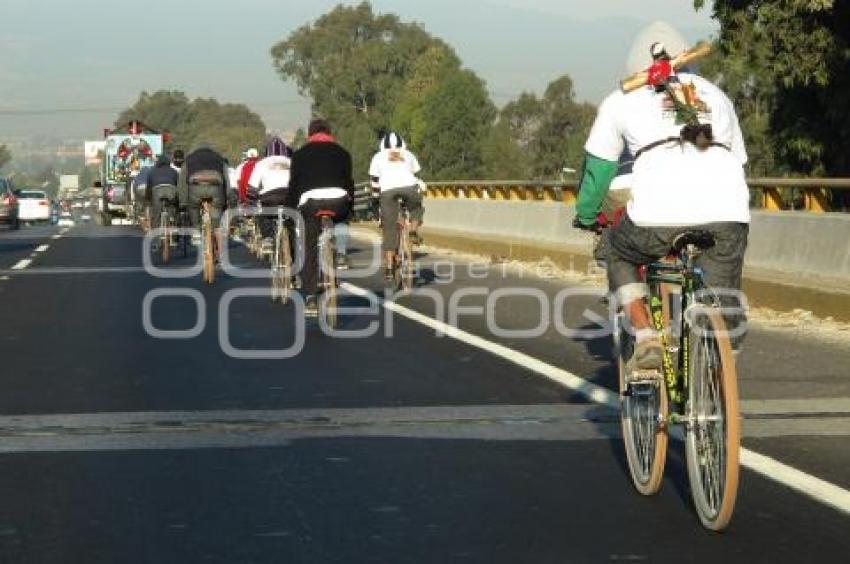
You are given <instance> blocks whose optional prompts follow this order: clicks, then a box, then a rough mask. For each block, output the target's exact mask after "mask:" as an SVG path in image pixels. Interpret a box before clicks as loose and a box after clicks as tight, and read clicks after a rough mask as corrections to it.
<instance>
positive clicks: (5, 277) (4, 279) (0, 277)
mask: <svg viewBox="0 0 850 564" xmlns="http://www.w3.org/2000/svg"><path fill="white" fill-rule="evenodd" d="M0 280H3V281H6V280H11V278H9V277H8V276H0Z"/></svg>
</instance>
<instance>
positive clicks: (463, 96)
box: [419, 71, 496, 180]
mask: <svg viewBox="0 0 850 564" xmlns="http://www.w3.org/2000/svg"><path fill="white" fill-rule="evenodd" d="M422 109H423V112H424V114H425V115H426V116H427V123H426V124H425V126H424V129H423V131H422V143H421V145H420V147H419V152H420V156H421V157H422V158H421V161H422V166H423V168H425V169H426V171H427V172H428V173H429V174H428V178H434V179H436V180H463V179H471V178H474V177H480V176H481V175H482V174H483V173H484V162H483V155H482V149H483V145H484V141H485V139H487V136H488V134H489V130H490V128H491V126H492V124H493V120H494V118H495V117H496V108H495V106H493V102H491V101H490V98H489V96H488V94H487V90H486V89H485V87H484V82H483V81H482V80H481V79H480V78H478V77H477V76H475V74H474V73H473V72H471V71H458V72H456V73H454V74H452V75H451V76H449V77H446V78H445V79H444V80H443V81H442V82H440V83H439V85H438V86H436V87H435V88H434V89H433V90H431V91H430V92H429V93H428V94H427V95H426V96H425V99H424V100H423V102H422Z"/></svg>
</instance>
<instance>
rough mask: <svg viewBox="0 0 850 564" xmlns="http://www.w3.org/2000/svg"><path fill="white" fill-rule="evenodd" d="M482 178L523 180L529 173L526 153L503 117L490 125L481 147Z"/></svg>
mask: <svg viewBox="0 0 850 564" xmlns="http://www.w3.org/2000/svg"><path fill="white" fill-rule="evenodd" d="M481 156H482V158H483V160H484V178H487V179H492V180H496V179H498V180H525V179H527V178H528V177H529V176H530V175H531V170H530V164H529V158H528V154H527V153H526V152H525V151H523V149H522V147H520V145H519V144H518V143H517V142H516V141H515V137H514V135H513V133H512V131H511V128H510V125H509V124H508V122H507V121H506V120H504V119H502V120H500V121H499V123H497V124H496V125H495V126H494V127H492V128H491V129H490V131H489V133H488V135H487V138H486V139H485V140H484V143H483V145H482V149H481Z"/></svg>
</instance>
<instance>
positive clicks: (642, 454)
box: [614, 313, 669, 495]
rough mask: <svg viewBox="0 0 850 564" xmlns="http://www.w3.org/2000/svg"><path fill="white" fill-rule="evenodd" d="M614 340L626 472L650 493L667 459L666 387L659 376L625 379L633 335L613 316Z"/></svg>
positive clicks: (657, 486)
mask: <svg viewBox="0 0 850 564" xmlns="http://www.w3.org/2000/svg"><path fill="white" fill-rule="evenodd" d="M614 341H615V348H616V351H615V352H616V355H617V364H618V371H619V376H620V408H621V409H620V423H621V426H622V431H623V443H624V446H625V450H626V460H627V462H628V465H629V474H631V477H632V483H633V484H634V486H635V489H636V490H637V491H638V492H640V493H641V494H643V495H654V494H655V493H657V492H658V490H659V489H660V488H661V481H662V479H663V477H664V465H665V463H666V461H667V441H668V438H667V428H666V426H665V422H666V421H667V415H668V409H669V407H668V401H667V388H666V386H665V385H664V382H663V381H662V379H661V378H658V379H656V380H655V381H654V382H646V383H635V382H628V379H627V376H628V375H627V374H626V362H627V361H628V359H629V358H630V357H631V355H632V351H633V350H634V337H633V336H632V335H631V334H630V333H629V331H628V330H627V329H626V328H625V327H624V316H623V314H622V313H620V314H619V315H618V316H617V318H616V324H615V332H614Z"/></svg>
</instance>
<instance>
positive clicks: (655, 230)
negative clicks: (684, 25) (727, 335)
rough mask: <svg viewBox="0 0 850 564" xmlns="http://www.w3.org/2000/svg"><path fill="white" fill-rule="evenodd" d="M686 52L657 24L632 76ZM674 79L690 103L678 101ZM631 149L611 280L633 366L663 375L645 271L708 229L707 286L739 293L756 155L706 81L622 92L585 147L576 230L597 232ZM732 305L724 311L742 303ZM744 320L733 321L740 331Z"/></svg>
mask: <svg viewBox="0 0 850 564" xmlns="http://www.w3.org/2000/svg"><path fill="white" fill-rule="evenodd" d="M685 48H686V43H685V41H684V39H683V38H682V36H681V35H680V34H679V33H678V32H676V31H675V30H674V29H673V28H672V27H670V26H669V25H667V24H664V23H662V22H657V23H655V24H652V25H651V26H650V27H649V28H648V29H647V30H645V31H644V32H643V33H642V34H641V35H640V36H639V37H638V39H637V40H636V41H635V45H634V46H633V48H632V56H631V57H630V67H629V69H628V71H629V73H630V74H631V73H634V72H637V71H639V70H643V69H646V68H649V67H650V66H651V65H656V64H657V66H653V69H658V68H661V67H662V66H663V64H664V62H665V61H667V62H669V60H670V59H671V58H672V57H675V56H676V55H678V54H679V53H681V52H682V51H683V50H684V49H685ZM667 68H669V65H667ZM661 74H662V75H664V74H666V72H665V73H661ZM665 82H666V83H667V84H668V85H669V89H670V90H671V91H672V95H673V96H676V98H677V100H679V102H684V105H683V104H681V103H680V104H678V105H677V104H675V103H674V100H673V99H672V98H671V94H670V92H669V91H668V90H667V89H665V88H664V83H665ZM682 107H685V108H686V109H690V110H692V111H693V112H694V113H695V115H696V117H697V118H698V124H695V123H693V119H691V121H690V122H688V120H687V119H683V115H684V114H683V113H682V111H681V110H682ZM624 149H628V151H629V152H630V153H631V154H632V155H634V159H635V161H634V165H633V171H632V175H631V182H630V184H631V200H630V201H629V202H628V204H627V207H626V216H625V218H624V219H623V221H622V222H621V223H620V224H619V225H618V226H617V227H616V228H614V229H613V230H612V232H611V234H610V235H611V240H610V243H611V252H610V254H609V256H608V279H609V283H610V288H611V291H612V292H614V293H615V295H616V297H617V299H618V302H619V303H620V304H621V306H622V307H623V310H624V311H625V312H626V314H627V315H628V317H629V320H630V321H631V324H632V327H634V329H635V330H636V337H637V344H636V346H635V352H634V355H633V357H632V360H631V361H630V362H631V367H632V368H640V369H654V368H658V367H659V366H660V363H661V359H662V356H663V350H662V344H661V340H660V338H659V336H658V335H657V334H656V333H655V331H654V330H653V329H652V326H651V324H650V321H649V314H648V310H647V308H646V304H645V298H646V296H647V295H648V291H647V288H646V285H645V284H644V283H643V282H642V281H641V279H640V278H639V276H638V272H637V267H638V266H639V265H641V264H646V263H648V262H652V261H654V260H657V259H659V258H661V257H663V256H665V255H666V254H667V253H668V252H669V250H670V248H671V246H672V243H673V241H674V240H675V239H676V237H678V236H679V235H681V234H682V233H683V232H685V231H688V230H694V229H699V230H702V231H708V232H710V233H712V234H713V236H714V238H715V241H716V243H715V245H714V246H713V247H712V248H710V249H707V250H705V251H704V252H703V253H702V254H701V255H700V257H699V259H698V261H699V262H700V263H701V264H700V266H702V268H703V270H704V272H705V277H706V282H707V284H708V285H709V286H710V287H715V288H724V289H736V290H737V289H740V286H741V271H742V268H743V257H744V250H745V249H746V244H747V234H748V230H749V225H748V224H749V221H750V211H749V190H748V188H747V184H746V181H745V177H744V169H743V165H744V164H745V163H746V161H747V154H746V151H745V149H744V143H743V137H742V135H741V129H740V126H739V124H738V118H737V116H736V115H735V110H734V108H733V106H732V103H731V102H730V101H729V99H728V98H727V96H726V95H725V94H724V93H723V92H722V91H721V90H720V89H719V88H717V87H716V86H715V85H713V84H712V83H711V82H709V81H708V80H706V79H704V78H702V77H701V76H698V75H696V74H693V73H690V72H679V73H678V74H675V73H674V74H672V75H670V76H669V77H664V78H663V79H662V80H661V81H660V82H659V83H658V84H656V85H655V86H653V85H647V86H644V87H642V88H640V89H638V90H636V91H633V92H630V93H624V92H622V91H620V90H617V91H616V92H614V93H612V94H611V95H610V96H608V97H607V98H606V99H605V101H603V102H602V105H601V106H600V107H599V112H598V114H597V117H596V121H595V122H594V124H593V128H592V129H591V132H590V136H589V138H588V140H587V143H586V144H585V151H586V155H585V158H586V160H585V167H584V173H583V175H582V181H581V188H580V192H579V200H578V202H577V204H576V213H577V217H576V226H577V227H582V228H593V227H594V225H595V223H596V218H597V214H598V212H599V210H600V208H601V205H602V202H603V200H604V199H605V196H606V194H607V191H608V187H609V184H610V182H611V180H612V179H613V177H614V175H615V174H616V171H617V168H618V167H617V160H618V158H619V157H620V155H621V154H622V153H623V151H624ZM725 301H727V302H729V299H727V300H725ZM732 301H734V302H735V303H724V305H729V306H733V307H734V306H737V305H738V303H737V301H736V300H732ZM742 317H743V316H742V315H741V314H738V315H737V316H733V317H732V318H731V319H729V318H727V320H728V321H729V322H730V324H731V325H735V324H737V323H738V322H740V321H741V319H742ZM737 343H738V341H736V339H733V344H734V345H736V344H737Z"/></svg>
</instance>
